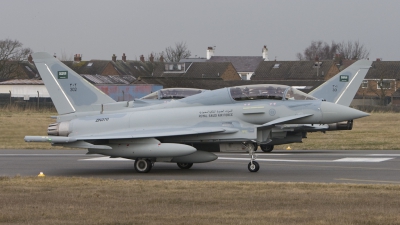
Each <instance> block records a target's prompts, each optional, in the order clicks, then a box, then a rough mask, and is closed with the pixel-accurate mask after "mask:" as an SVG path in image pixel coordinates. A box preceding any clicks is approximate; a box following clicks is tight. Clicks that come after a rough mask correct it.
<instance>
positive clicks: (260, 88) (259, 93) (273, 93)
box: [230, 84, 317, 101]
mask: <svg viewBox="0 0 400 225" xmlns="http://www.w3.org/2000/svg"><path fill="white" fill-rule="evenodd" d="M230 93H231V96H232V98H233V99H234V100H235V101H245V100H257V99H271V100H316V99H317V98H315V97H313V96H311V95H308V94H306V93H304V92H302V91H299V90H297V89H296V88H293V87H290V86H286V85H278V84H256V85H246V86H237V87H231V88H230Z"/></svg>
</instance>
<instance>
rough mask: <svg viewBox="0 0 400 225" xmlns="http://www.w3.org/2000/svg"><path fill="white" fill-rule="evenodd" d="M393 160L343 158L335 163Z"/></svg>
mask: <svg viewBox="0 0 400 225" xmlns="http://www.w3.org/2000/svg"><path fill="white" fill-rule="evenodd" d="M390 159H393V158H343V159H336V160H333V161H335V162H383V161H387V160H390Z"/></svg>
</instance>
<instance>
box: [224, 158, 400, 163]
mask: <svg viewBox="0 0 400 225" xmlns="http://www.w3.org/2000/svg"><path fill="white" fill-rule="evenodd" d="M218 159H222V160H241V161H249V160H250V159H249V158H225V157H218ZM390 159H393V158H343V159H336V160H300V159H260V158H258V159H256V161H265V162H383V161H387V160H390Z"/></svg>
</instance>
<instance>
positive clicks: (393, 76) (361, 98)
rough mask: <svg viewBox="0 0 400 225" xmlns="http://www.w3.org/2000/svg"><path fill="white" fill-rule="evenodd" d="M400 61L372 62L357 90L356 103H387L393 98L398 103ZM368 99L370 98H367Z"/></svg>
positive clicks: (378, 60)
mask: <svg viewBox="0 0 400 225" xmlns="http://www.w3.org/2000/svg"><path fill="white" fill-rule="evenodd" d="M399 81H400V61H381V60H380V59H377V60H376V61H374V62H372V65H371V68H370V69H369V70H368V73H367V75H366V76H365V79H364V81H363V83H362V84H361V87H360V89H359V90H358V91H357V94H356V98H357V99H358V100H357V102H356V103H355V104H356V105H364V104H372V105H387V104H390V103H391V101H392V99H393V100H396V101H394V102H393V104H396V105H400V104H398V89H399V87H400V84H399V83H400V82H399ZM366 99H368V100H366Z"/></svg>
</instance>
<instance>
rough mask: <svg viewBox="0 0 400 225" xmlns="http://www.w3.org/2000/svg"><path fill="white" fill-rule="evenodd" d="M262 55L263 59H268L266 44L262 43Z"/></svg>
mask: <svg viewBox="0 0 400 225" xmlns="http://www.w3.org/2000/svg"><path fill="white" fill-rule="evenodd" d="M262 57H263V59H264V61H269V59H268V48H267V46H266V45H264V48H263V49H262Z"/></svg>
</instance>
